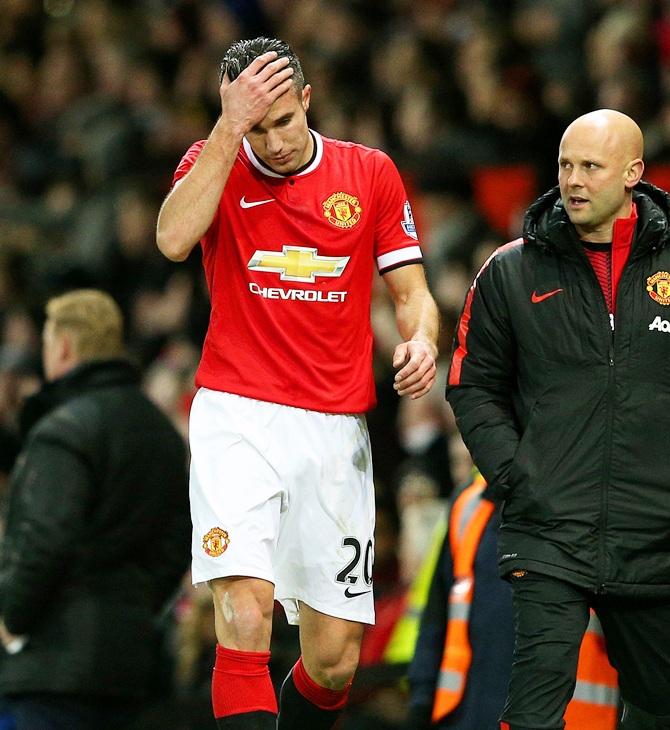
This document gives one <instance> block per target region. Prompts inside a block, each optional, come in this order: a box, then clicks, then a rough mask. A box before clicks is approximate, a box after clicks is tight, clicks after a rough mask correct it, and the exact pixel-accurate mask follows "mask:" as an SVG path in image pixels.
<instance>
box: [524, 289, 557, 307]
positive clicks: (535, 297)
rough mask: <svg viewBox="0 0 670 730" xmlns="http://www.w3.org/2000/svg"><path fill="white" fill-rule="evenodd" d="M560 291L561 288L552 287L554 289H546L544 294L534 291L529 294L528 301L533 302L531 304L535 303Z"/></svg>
mask: <svg viewBox="0 0 670 730" xmlns="http://www.w3.org/2000/svg"><path fill="white" fill-rule="evenodd" d="M560 291H563V289H554V291H548V292H547V293H546V294H538V293H537V292H536V291H534V292H533V293H532V294H531V295H530V301H531V302H533V304H537V303H538V302H543V301H544V300H545V299H549V297H553V296H554V294H558V292H560Z"/></svg>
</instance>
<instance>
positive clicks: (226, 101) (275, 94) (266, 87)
mask: <svg viewBox="0 0 670 730" xmlns="http://www.w3.org/2000/svg"><path fill="white" fill-rule="evenodd" d="M288 63H289V60H288V58H277V54H276V53H275V51H268V52H267V53H264V54H263V55H261V56H258V58H255V59H254V60H253V61H252V62H251V63H250V64H249V65H248V66H247V68H245V69H244V71H242V73H240V75H239V76H238V77H237V78H236V79H235V81H232V82H231V81H230V80H229V79H228V77H227V76H226V75H224V77H223V81H222V82H221V88H220V89H219V94H220V96H221V118H222V119H223V120H224V121H225V122H226V124H228V125H229V128H230V129H231V130H232V131H233V133H234V134H235V135H236V136H239V137H240V138H241V137H243V136H244V135H245V134H247V132H249V131H250V130H251V129H252V127H254V126H255V125H256V124H258V123H259V122H260V121H261V120H262V119H263V118H264V117H265V115H266V114H267V113H268V111H270V107H271V106H272V105H273V104H274V102H275V101H276V100H277V99H278V98H279V97H280V96H281V95H282V94H285V93H286V92H287V91H288V90H289V89H290V88H291V84H292V83H293V79H292V76H293V69H292V68H290V67H289V65H288Z"/></svg>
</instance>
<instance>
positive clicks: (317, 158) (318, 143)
mask: <svg viewBox="0 0 670 730" xmlns="http://www.w3.org/2000/svg"><path fill="white" fill-rule="evenodd" d="M309 131H310V132H311V133H312V139H313V140H314V145H315V149H316V154H315V155H314V159H313V160H312V162H311V163H310V164H309V165H308V166H307V167H306V168H305V169H304V170H301V171H300V172H299V173H298V176H300V175H307V174H308V173H310V172H312V171H313V170H316V168H317V167H318V166H319V164H320V163H321V158H322V157H323V140H322V139H321V135H320V134H319V133H318V132H315V131H314V130H313V129H310V130H309ZM242 146H243V147H244V151H245V152H246V154H247V157H248V158H249V161H250V162H251V164H252V165H253V166H254V167H255V168H256V169H257V170H258V171H259V172H262V173H263V174H264V175H267V176H268V177H279V178H282V177H291V175H290V174H289V175H281V174H280V173H278V172H274V171H272V170H270V169H269V168H268V167H267V166H266V165H264V164H263V163H262V162H261V161H260V160H259V159H258V157H256V155H255V154H254V151H253V150H252V149H251V145H250V144H249V142H247V138H246V137H243V138H242Z"/></svg>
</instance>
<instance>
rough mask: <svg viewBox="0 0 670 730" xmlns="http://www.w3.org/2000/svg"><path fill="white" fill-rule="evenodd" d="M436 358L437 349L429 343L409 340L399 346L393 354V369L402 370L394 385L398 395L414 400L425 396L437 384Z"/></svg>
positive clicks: (398, 373) (397, 375)
mask: <svg viewBox="0 0 670 730" xmlns="http://www.w3.org/2000/svg"><path fill="white" fill-rule="evenodd" d="M436 357H437V348H436V347H435V345H432V344H430V343H428V342H421V341H420V340H409V341H408V342H402V343H401V344H400V345H398V346H397V347H396V348H395V351H394V353H393V367H394V368H401V369H400V370H399V371H398V372H397V373H396V376H395V382H394V383H393V387H394V388H395V390H397V391H398V395H408V396H409V397H410V398H412V400H414V399H416V398H420V397H421V396H422V395H425V394H426V393H427V392H428V391H429V390H430V389H431V388H432V387H433V383H434V382H435V375H436V372H437V368H436V366H435V359H436Z"/></svg>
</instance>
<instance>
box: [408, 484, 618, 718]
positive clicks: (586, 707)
mask: <svg viewBox="0 0 670 730" xmlns="http://www.w3.org/2000/svg"><path fill="white" fill-rule="evenodd" d="M485 490H486V482H485V481H484V479H483V478H482V477H481V475H477V476H475V478H474V480H473V481H472V483H471V484H469V485H467V486H466V487H465V488H464V489H462V490H461V491H460V492H459V493H458V495H457V497H456V499H455V500H454V502H453V504H452V507H451V510H450V515H449V529H448V532H447V536H446V538H445V540H444V545H443V548H442V552H441V555H440V559H439V561H438V564H437V567H436V570H435V573H434V575H433V579H432V582H431V587H430V593H429V597H428V603H427V605H426V608H425V610H424V613H423V615H422V619H421V629H420V634H419V639H418V642H417V645H416V651H415V655H414V658H413V660H412V663H411V665H410V669H409V680H410V687H411V693H410V705H411V710H410V721H409V723H408V725H407V727H408V728H409V727H411V728H412V730H422V729H423V728H426V729H427V728H428V727H434V728H440V730H442V729H443V730H446V728H450V729H451V730H494V728H497V727H498V724H497V719H498V716H499V715H500V712H501V711H502V707H503V705H504V703H505V696H506V693H507V685H508V682H509V674H510V668H511V665H512V648H513V645H514V628H513V625H512V593H511V590H510V587H509V584H508V583H507V582H505V581H503V580H501V579H500V577H499V576H498V574H497V571H496V544H497V532H498V526H499V524H500V522H499V519H498V514H497V511H496V509H495V506H494V504H493V502H491V501H490V500H489V499H488V498H487V495H486V493H485ZM618 695H619V693H618V687H617V675H616V671H615V670H614V669H613V668H612V667H611V666H610V664H609V662H608V660H607V653H606V650H605V643H604V640H603V637H602V632H601V630H600V624H599V622H598V619H597V618H596V617H595V615H593V614H592V615H591V619H590V621H589V626H588V629H587V631H586V634H585V635H584V639H583V641H582V647H581V650H580V655H579V664H578V670H577V683H576V686H575V692H574V695H573V699H572V701H571V702H570V704H569V705H568V709H567V712H566V716H565V718H566V728H567V730H583V728H588V729H589V730H614V728H615V727H616V721H617V709H618Z"/></svg>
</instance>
